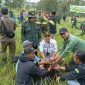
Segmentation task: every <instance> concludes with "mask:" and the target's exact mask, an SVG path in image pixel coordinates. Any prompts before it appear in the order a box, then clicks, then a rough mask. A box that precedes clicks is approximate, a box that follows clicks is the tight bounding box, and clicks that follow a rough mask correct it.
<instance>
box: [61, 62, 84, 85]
mask: <svg viewBox="0 0 85 85" xmlns="http://www.w3.org/2000/svg"><path fill="white" fill-rule="evenodd" d="M66 71H68V72H69V71H70V72H69V73H67V74H65V75H63V76H61V80H78V81H79V83H80V84H81V85H85V64H80V65H76V66H72V67H66Z"/></svg>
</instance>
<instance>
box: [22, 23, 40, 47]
mask: <svg viewBox="0 0 85 85" xmlns="http://www.w3.org/2000/svg"><path fill="white" fill-rule="evenodd" d="M21 37H22V42H23V41H25V40H29V41H31V42H33V46H34V47H35V46H38V44H39V42H40V40H41V28H40V25H39V24H36V23H30V22H28V21H25V22H24V23H23V24H22V29H21Z"/></svg>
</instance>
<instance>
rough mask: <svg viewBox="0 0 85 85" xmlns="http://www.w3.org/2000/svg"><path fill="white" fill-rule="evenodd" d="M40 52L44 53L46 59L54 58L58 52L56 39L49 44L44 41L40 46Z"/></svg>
mask: <svg viewBox="0 0 85 85" xmlns="http://www.w3.org/2000/svg"><path fill="white" fill-rule="evenodd" d="M39 50H40V52H43V53H44V55H45V56H46V58H50V57H52V56H53V54H54V52H57V42H56V41H55V40H54V39H50V42H49V43H47V42H46V41H45V40H42V41H41V42H40V45H39Z"/></svg>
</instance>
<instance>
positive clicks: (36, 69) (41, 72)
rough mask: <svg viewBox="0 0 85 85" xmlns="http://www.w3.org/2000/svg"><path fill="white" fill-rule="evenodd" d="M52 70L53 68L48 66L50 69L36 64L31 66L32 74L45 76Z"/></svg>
mask: <svg viewBox="0 0 85 85" xmlns="http://www.w3.org/2000/svg"><path fill="white" fill-rule="evenodd" d="M50 71H51V68H48V70H42V69H40V68H39V67H37V66H36V65H33V66H32V68H31V73H30V74H31V75H35V76H39V77H45V76H46V75H47V74H48V73H49V72H50Z"/></svg>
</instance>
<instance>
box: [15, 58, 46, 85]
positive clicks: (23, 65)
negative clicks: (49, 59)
mask: <svg viewBox="0 0 85 85" xmlns="http://www.w3.org/2000/svg"><path fill="white" fill-rule="evenodd" d="M19 60H20V62H19V63H18V69H17V74H16V85H33V80H34V79H35V77H37V78H44V77H45V76H46V75H47V74H48V71H47V70H41V69H40V68H39V67H37V65H35V64H34V61H33V60H32V59H30V58H27V57H23V58H22V57H21V58H19Z"/></svg>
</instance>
